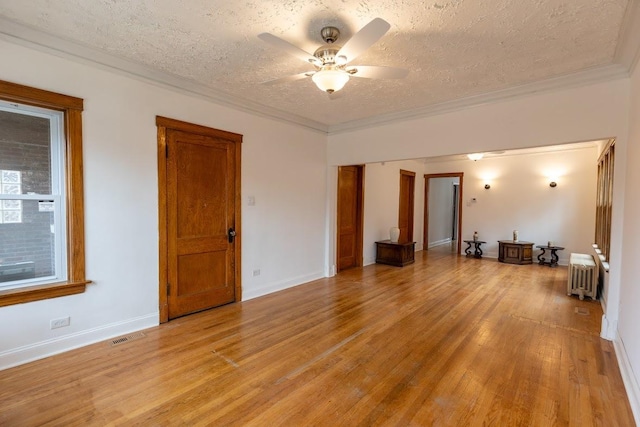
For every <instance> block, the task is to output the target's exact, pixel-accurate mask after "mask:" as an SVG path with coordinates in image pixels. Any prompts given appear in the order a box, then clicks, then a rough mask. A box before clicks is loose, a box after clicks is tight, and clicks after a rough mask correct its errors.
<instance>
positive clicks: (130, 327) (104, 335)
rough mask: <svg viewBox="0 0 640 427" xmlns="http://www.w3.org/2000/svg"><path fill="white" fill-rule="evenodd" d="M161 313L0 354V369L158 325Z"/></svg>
mask: <svg viewBox="0 0 640 427" xmlns="http://www.w3.org/2000/svg"><path fill="white" fill-rule="evenodd" d="M158 322H159V313H158V312H155V313H151V314H147V315H145V316H140V317H135V318H133V319H127V320H124V321H121V322H116V323H111V324H108V325H104V326H100V327H97V328H93V329H87V330H84V331H80V332H76V333H73V334H69V335H64V336H61V337H56V338H52V339H50V340H46V341H41V342H38V343H35V344H29V345H26V346H23V347H18V348H14V349H11V350H7V351H4V352H2V353H0V370H3V369H8V368H12V367H14V366H19V365H24V364H25V363H29V362H33V361H35V360H39V359H44V358H45V357H49V356H53V355H56V354H60V353H64V352H66V351H69V350H73V349H76V348H79V347H84V346H86V345H89V344H94V343H97V342H100V341H104V340H107V339H109V338H114V337H117V336H120V335H124V334H128V333H131V332H135V331H139V330H141V329H147V328H151V327H153V326H158V324H159V323H158Z"/></svg>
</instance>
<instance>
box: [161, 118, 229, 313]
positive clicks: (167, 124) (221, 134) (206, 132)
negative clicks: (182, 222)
mask: <svg viewBox="0 0 640 427" xmlns="http://www.w3.org/2000/svg"><path fill="white" fill-rule="evenodd" d="M156 126H157V128H158V260H159V279H158V297H159V300H158V302H159V312H160V314H159V321H160V323H165V322H168V321H169V303H168V295H167V291H168V278H169V259H168V253H169V251H168V248H169V244H168V233H167V230H168V224H169V223H168V219H169V216H168V215H169V214H168V211H167V208H168V206H167V153H168V145H167V131H168V130H177V131H182V132H188V133H192V134H196V135H203V136H209V137H214V138H219V139H224V140H226V141H229V142H231V143H233V144H234V148H235V172H236V174H235V177H234V181H235V182H234V185H235V187H236V195H235V200H234V220H235V230H236V237H235V243H234V245H235V251H234V253H235V257H234V259H233V260H231V262H232V263H233V268H234V272H235V280H236V282H235V299H234V302H237V301H242V276H241V271H242V270H241V263H240V261H241V258H242V257H241V254H242V245H241V243H242V232H241V231H242V230H241V228H242V222H241V221H240V220H241V209H240V208H241V206H242V195H241V194H240V189H241V187H240V177H241V175H242V173H241V169H240V166H241V159H240V155H241V153H242V135H240V134H237V133H232V132H227V131H223V130H218V129H213V128H209V127H206V126H201V125H196V124H192V123H188V122H183V121H180V120H175V119H170V118H167V117H162V116H156Z"/></svg>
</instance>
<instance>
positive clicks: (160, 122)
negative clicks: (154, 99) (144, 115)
mask: <svg viewBox="0 0 640 427" xmlns="http://www.w3.org/2000/svg"><path fill="white" fill-rule="evenodd" d="M156 126H158V127H164V128H166V129H173V130H179V131H182V132H188V133H193V134H196V135H203V136H211V137H213V138H220V139H226V140H229V141H233V142H239V143H242V135H240V134H239V133H233V132H227V131H224V130H220V129H213V128H210V127H206V126H201V125H196V124H193V123H188V122H183V121H181V120H175V119H169V118H167V117H162V116H156Z"/></svg>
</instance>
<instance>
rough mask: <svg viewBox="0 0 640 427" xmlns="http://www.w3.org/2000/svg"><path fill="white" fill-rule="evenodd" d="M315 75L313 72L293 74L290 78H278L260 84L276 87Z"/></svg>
mask: <svg viewBox="0 0 640 427" xmlns="http://www.w3.org/2000/svg"><path fill="white" fill-rule="evenodd" d="M314 74H315V71H308V72H306V73H300V74H294V75H292V76H286V77H280V78H279V79H274V80H268V81H266V82H262V84H263V85H268V86H271V85H277V84H280V83H287V82H294V81H296V80H302V79H304V78H306V77H311V76H312V75H314Z"/></svg>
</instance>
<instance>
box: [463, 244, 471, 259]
mask: <svg viewBox="0 0 640 427" xmlns="http://www.w3.org/2000/svg"><path fill="white" fill-rule="evenodd" d="M464 253H465V254H467V256H469V255H471V242H467V249H465V250H464Z"/></svg>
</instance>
